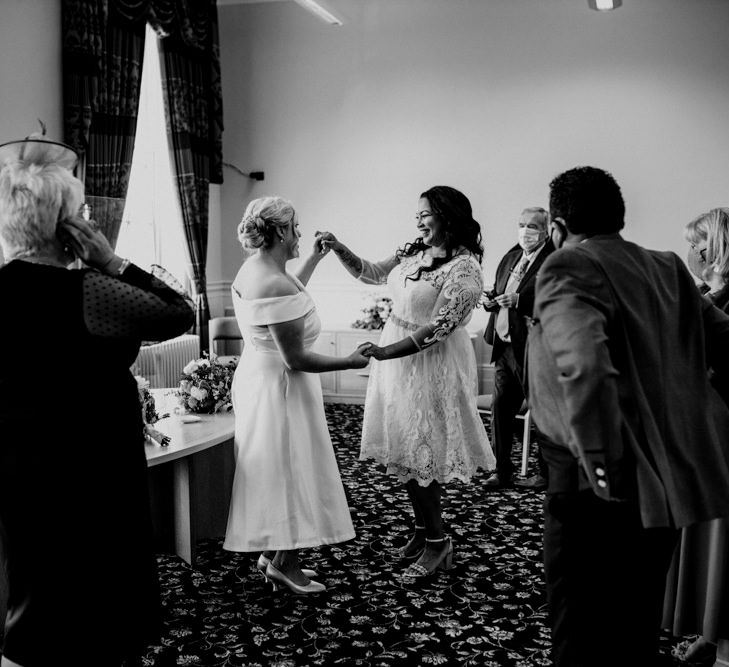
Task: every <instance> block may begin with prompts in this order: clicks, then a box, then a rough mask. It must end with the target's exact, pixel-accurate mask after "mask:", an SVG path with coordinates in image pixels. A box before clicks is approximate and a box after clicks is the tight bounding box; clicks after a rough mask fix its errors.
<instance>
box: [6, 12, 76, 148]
mask: <svg viewBox="0 0 729 667" xmlns="http://www.w3.org/2000/svg"><path fill="white" fill-rule="evenodd" d="M0 49H2V51H1V53H2V57H0V143H2V142H5V141H10V140H12V139H21V138H22V137H25V136H26V135H28V134H30V133H31V132H35V131H37V130H39V129H40V126H39V125H38V121H37V119H38V118H40V119H41V120H42V121H43V122H44V123H45V124H46V126H47V128H48V130H47V132H48V136H49V137H50V138H52V139H58V140H63V98H62V81H61V1H60V0H0Z"/></svg>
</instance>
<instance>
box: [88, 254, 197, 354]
mask: <svg viewBox="0 0 729 667" xmlns="http://www.w3.org/2000/svg"><path fill="white" fill-rule="evenodd" d="M83 308H84V322H85V324H86V328H87V329H88V331H89V333H91V334H93V335H94V336H103V337H108V338H134V339H137V340H147V341H154V340H165V339H167V338H172V337H174V336H178V335H180V334H183V333H185V331H187V330H188V329H189V328H190V327H191V326H192V324H193V320H194V311H193V308H192V301H191V300H190V299H189V297H187V296H186V295H184V294H179V293H178V292H176V291H175V290H174V289H172V288H170V287H168V286H167V285H165V283H163V282H162V281H161V280H159V279H158V278H155V277H154V276H152V275H151V274H150V273H147V272H146V271H143V270H142V269H140V268H139V267H137V266H135V265H134V264H130V265H129V266H128V268H127V269H126V271H124V273H123V274H122V276H121V277H120V278H112V277H111V276H107V275H105V274H103V273H99V272H98V271H91V270H90V271H87V272H86V273H85V275H84V279H83Z"/></svg>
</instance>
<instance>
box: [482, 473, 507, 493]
mask: <svg viewBox="0 0 729 667" xmlns="http://www.w3.org/2000/svg"><path fill="white" fill-rule="evenodd" d="M513 485H514V483H513V482H512V481H511V478H509V479H503V480H502V479H501V477H499V473H497V472H495V473H492V474H491V475H489V476H488V477H487V478H486V481H485V482H484V486H486V487H487V488H490V489H509V488H511V487H512V486H513Z"/></svg>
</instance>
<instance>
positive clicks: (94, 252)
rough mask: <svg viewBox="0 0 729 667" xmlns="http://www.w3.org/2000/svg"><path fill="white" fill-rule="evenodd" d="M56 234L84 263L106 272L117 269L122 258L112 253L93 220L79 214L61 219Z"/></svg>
mask: <svg viewBox="0 0 729 667" xmlns="http://www.w3.org/2000/svg"><path fill="white" fill-rule="evenodd" d="M58 234H59V236H60V237H61V238H62V239H63V240H64V242H66V243H68V244H69V245H70V246H71V250H73V253H74V254H75V255H76V257H78V258H79V259H81V260H83V262H84V264H87V265H88V266H90V267H92V268H94V269H99V270H100V271H105V272H106V273H114V272H115V271H118V270H119V267H120V266H121V264H122V261H123V260H122V259H121V258H120V257H117V255H116V254H115V253H114V250H113V248H112V247H111V244H110V243H109V241H108V240H107V238H106V236H104V235H103V234H102V233H101V230H100V229H99V225H98V223H97V222H96V221H95V220H84V219H83V218H82V217H81V216H80V215H77V216H74V217H73V218H67V219H66V220H61V221H60V222H59V223H58Z"/></svg>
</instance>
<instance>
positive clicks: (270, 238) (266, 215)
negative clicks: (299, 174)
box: [238, 197, 296, 250]
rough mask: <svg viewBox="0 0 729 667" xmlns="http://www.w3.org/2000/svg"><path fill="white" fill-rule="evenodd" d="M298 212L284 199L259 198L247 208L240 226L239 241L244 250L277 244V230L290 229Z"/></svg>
mask: <svg viewBox="0 0 729 667" xmlns="http://www.w3.org/2000/svg"><path fill="white" fill-rule="evenodd" d="M295 217H296V211H295V210H294V207H293V205H292V204H291V202H290V201H288V199H284V198H283V197H259V198H258V199H254V200H253V201H252V202H250V203H249V204H248V206H246V210H245V213H244V214H243V219H242V220H241V221H240V223H239V224H238V240H239V241H240V242H241V244H242V245H243V247H244V248H246V249H248V250H255V249H256V248H270V247H271V246H272V245H273V244H274V242H275V236H276V229H277V228H279V227H288V225H290V224H291V223H292V222H293V221H294V218H295Z"/></svg>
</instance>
